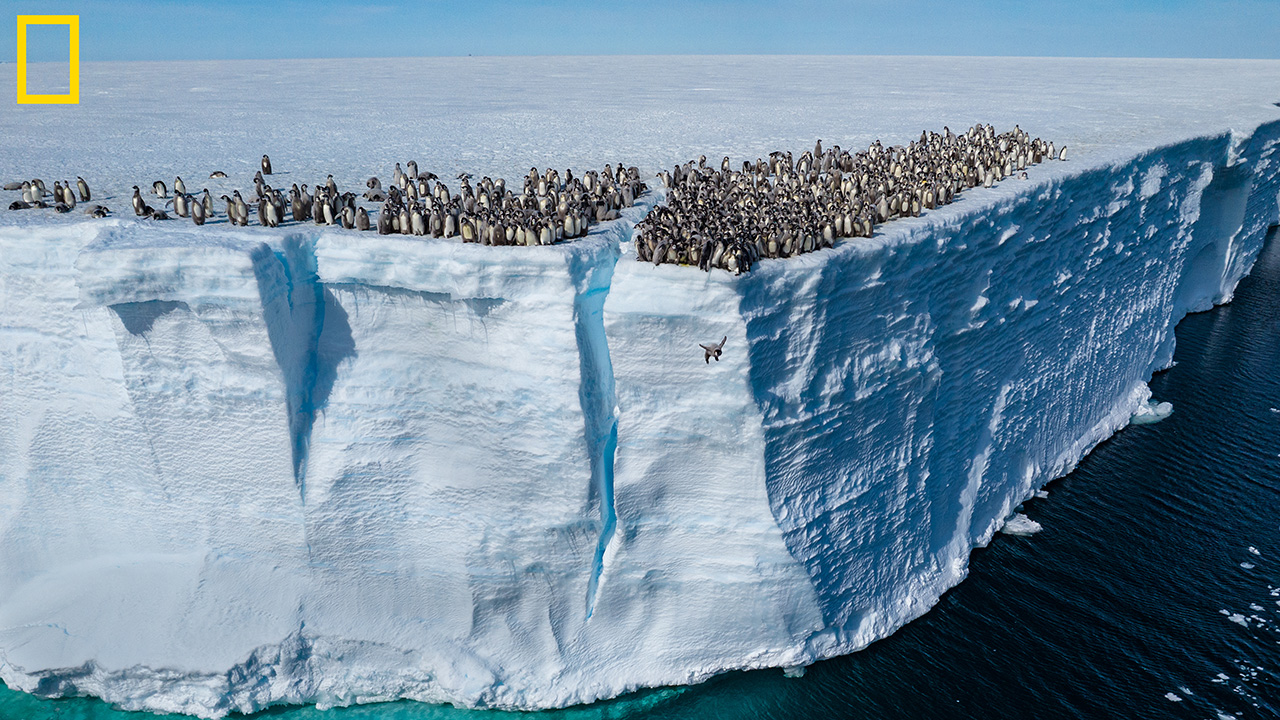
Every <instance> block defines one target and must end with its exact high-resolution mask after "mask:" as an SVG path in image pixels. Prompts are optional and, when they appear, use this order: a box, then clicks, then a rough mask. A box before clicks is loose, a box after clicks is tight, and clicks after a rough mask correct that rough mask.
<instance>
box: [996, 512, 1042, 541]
mask: <svg viewBox="0 0 1280 720" xmlns="http://www.w3.org/2000/svg"><path fill="white" fill-rule="evenodd" d="M1043 529H1044V528H1043V527H1041V525H1040V523H1038V522H1036V521H1035V520H1032V519H1031V518H1029V517H1027V516H1026V515H1023V514H1022V513H1018V514H1016V515H1014V516H1013V517H1011V518H1009V519H1008V521H1006V522H1005V524H1004V527H1003V528H1001V532H1003V533H1005V534H1006V535H1021V536H1023V537H1027V536H1030V535H1035V534H1036V533H1038V532H1040V531H1041V530H1043Z"/></svg>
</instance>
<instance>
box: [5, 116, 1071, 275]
mask: <svg viewBox="0 0 1280 720" xmlns="http://www.w3.org/2000/svg"><path fill="white" fill-rule="evenodd" d="M1066 152H1067V150H1066V148H1065V147H1063V148H1060V149H1059V148H1056V147H1055V146H1054V144H1053V143H1050V142H1045V141H1043V140H1041V139H1040V138H1031V137H1030V136H1029V135H1028V134H1027V133H1025V132H1023V131H1022V130H1021V129H1020V128H1019V127H1017V126H1016V125H1015V126H1014V128H1013V130H1010V131H1008V132H1004V133H1000V134H997V133H996V131H995V128H993V127H992V126H990V125H981V124H980V125H975V126H974V127H972V128H970V129H969V130H967V131H966V132H964V133H963V134H961V135H956V134H954V133H952V132H951V130H950V129H948V128H945V127H944V128H943V132H942V133H941V134H939V133H931V132H924V133H921V135H920V139H919V140H916V141H912V142H911V143H910V144H909V145H908V146H906V147H903V146H892V147H888V148H886V147H884V146H883V145H882V144H881V142H880V141H879V140H877V141H876V142H874V143H872V144H871V146H870V147H868V148H867V150H866V151H865V152H859V153H856V154H853V153H850V152H848V151H843V150H841V149H840V147H839V146H834V147H832V148H830V149H828V150H825V151H824V150H823V148H822V141H821V140H819V141H818V143H817V145H816V146H815V147H814V149H813V150H812V151H811V152H810V151H806V152H805V153H804V154H802V155H801V156H800V157H799V159H798V160H797V159H793V157H792V154H791V153H790V152H786V153H784V152H773V153H770V154H769V158H768V160H764V159H760V158H757V159H756V161H755V162H754V163H751V162H744V163H743V164H742V169H741V170H735V169H733V168H732V167H731V165H730V163H729V158H727V157H726V158H724V159H723V160H722V161H721V163H720V169H719V170H716V169H714V168H712V167H709V166H707V162H706V156H702V157H701V158H699V160H698V161H697V162H696V163H694V162H692V161H690V162H688V163H685V164H683V165H678V166H676V167H675V168H674V169H673V170H672V171H671V172H662V173H659V174H658V177H659V178H660V179H661V181H662V184H663V185H664V186H665V187H666V189H667V201H666V204H665V205H661V206H658V207H656V208H654V210H653V211H652V212H651V213H649V215H648V216H647V217H646V218H645V219H644V220H642V221H640V223H639V224H637V225H636V230H637V234H636V242H635V246H636V257H637V259H638V260H641V261H645V262H652V263H653V264H654V265H659V264H662V263H675V264H680V265H696V266H698V267H699V268H701V269H702V270H705V271H707V272H710V271H711V269H712V268H720V269H723V270H727V271H729V272H732V273H735V274H742V273H744V272H747V271H749V270H750V269H751V268H752V267H753V266H754V265H755V263H757V262H758V261H759V260H760V259H761V258H787V257H794V256H796V255H801V254H804V253H808V252H813V251H815V250H818V249H821V248H829V247H831V246H832V245H834V243H835V241H836V240H837V239H840V238H857V237H871V235H872V232H873V230H874V228H875V226H876V225H877V224H879V223H883V222H888V221H889V220H893V219H895V218H900V217H916V216H919V215H920V213H921V212H922V211H924V210H927V209H933V208H936V207H937V206H939V205H946V204H949V203H951V202H952V201H953V200H954V199H955V197H956V195H958V194H959V193H960V192H962V191H964V190H965V189H968V188H972V187H975V186H977V185H979V184H981V185H983V186H984V187H991V186H992V185H993V184H994V183H996V182H998V181H1000V180H1003V179H1005V178H1007V177H1009V176H1011V175H1013V174H1014V173H1018V175H1019V177H1021V178H1023V179H1026V177H1027V174H1026V168H1027V167H1028V166H1031V165H1035V164H1038V163H1040V162H1042V161H1043V160H1045V159H1051V158H1055V157H1056V158H1058V159H1060V160H1065V159H1066ZM269 175H272V168H271V159H270V158H269V157H268V156H266V155H263V156H262V162H261V170H259V171H258V172H256V173H255V175H254V179H253V183H254V189H253V195H252V196H251V197H250V198H249V199H248V200H246V199H245V198H244V197H243V196H242V195H241V194H240V191H239V190H235V191H233V192H232V194H231V195H222V196H221V198H220V199H221V200H222V201H223V203H224V204H225V213H226V216H227V219H228V221H229V222H230V223H231V224H232V225H239V226H248V225H249V224H250V219H251V218H253V217H256V219H257V222H258V224H259V225H262V226H264V227H279V226H280V225H282V224H287V223H288V222H289V221H290V220H292V221H293V222H296V223H301V222H306V221H308V220H310V221H312V222H314V223H315V224H317V225H333V226H341V227H343V228H346V229H348V230H359V231H368V230H376V231H377V232H378V233H379V234H382V235H390V234H401V235H415V236H426V235H431V236H432V237H437V238H453V237H457V238H459V239H460V240H461V241H462V242H464V243H479V244H482V245H551V244H554V243H557V242H560V241H563V240H571V239H574V238H578V237H582V236H583V235H586V233H587V229H588V227H589V226H590V225H592V224H595V223H599V222H605V221H608V220H614V219H617V218H618V217H619V211H621V210H622V209H624V208H627V207H631V206H632V205H633V204H635V202H636V199H637V198H638V197H639V196H640V195H641V194H643V193H644V192H645V191H646V190H647V189H648V188H647V186H646V185H645V183H644V182H642V181H641V179H640V171H639V169H638V168H636V167H634V166H633V167H626V168H624V167H623V165H622V164H621V163H619V164H618V165H617V167H616V168H615V167H614V166H613V165H605V166H604V170H603V171H590V172H587V173H585V174H583V175H582V176H581V177H575V176H574V174H573V171H572V170H566V171H565V173H564V175H563V176H561V175H560V173H559V171H557V170H547V171H545V172H539V171H538V169H537V168H530V170H529V173H528V175H526V176H525V177H524V179H523V183H522V186H521V188H520V190H519V191H518V192H517V191H515V190H513V189H511V188H508V187H507V184H506V181H505V180H504V179H502V178H498V179H497V180H491V179H490V178H488V177H485V178H482V179H481V180H480V181H479V182H478V183H476V184H475V186H474V187H473V186H472V184H471V176H470V175H469V174H466V173H463V174H461V175H459V176H458V180H459V181H460V184H459V188H458V191H457V192H456V193H454V192H453V191H452V190H451V189H450V188H449V186H448V185H446V184H445V183H444V182H442V181H440V179H439V178H438V177H437V176H436V175H435V174H434V173H430V172H419V170H418V165H417V163H416V162H414V161H409V162H408V163H407V164H406V166H405V169H401V167H400V163H396V165H395V170H394V175H393V179H392V182H391V184H390V185H389V186H388V187H387V188H385V189H384V188H383V186H382V182H381V181H380V180H379V179H378V178H377V177H371V178H369V180H368V181H367V182H366V183H365V186H366V188H367V190H366V191H365V192H364V193H362V194H361V195H359V196H357V195H356V194H355V193H353V192H342V191H341V190H340V189H339V188H338V186H337V183H335V182H334V179H333V176H332V175H330V176H328V178H327V179H326V180H325V181H324V182H323V183H317V184H316V187H315V190H314V191H310V190H308V188H307V185H305V184H303V185H302V186H301V187H299V186H298V185H297V184H296V183H294V184H293V185H292V187H290V188H289V190H288V191H287V192H285V191H282V190H280V189H277V188H274V187H272V186H271V185H270V184H269V183H268V182H267V180H266V176H269ZM209 177H210V178H215V179H216V178H226V177H227V175H226V173H224V172H221V171H216V172H214V173H212V174H210V176H209ZM4 189H5V190H10V191H13V190H21V191H22V199H21V200H18V201H14V202H13V203H12V204H10V206H9V209H10V210H23V209H29V208H48V207H53V209H54V210H55V211H57V212H59V213H67V212H70V211H71V210H73V209H75V207H76V206H77V203H88V202H89V201H90V199H91V197H92V195H91V193H90V190H89V185H88V184H87V183H86V182H85V180H84V178H80V177H78V178H76V188H75V190H72V186H71V183H70V182H69V181H65V182H55V183H54V187H53V191H52V196H53V204H52V206H51V205H50V204H49V203H48V202H46V201H45V197H46V196H47V195H49V194H50V192H49V190H48V189H47V188H46V187H45V184H44V182H43V181H41V180H38V179H37V180H30V181H23V182H13V183H8V184H6V185H5V186H4ZM77 192H78V193H79V200H78V201H77V197H76V194H77ZM151 194H152V195H154V196H155V197H156V198H160V199H162V200H164V201H165V202H164V204H163V205H162V206H161V207H160V208H156V207H152V206H151V205H149V204H148V203H147V201H146V199H144V197H143V195H142V189H141V188H140V187H139V186H137V185H134V186H133V197H132V199H131V204H132V206H133V211H134V214H135V215H137V216H138V217H142V218H149V219H152V220H168V219H169V218H170V215H169V213H168V212H166V210H167V209H171V210H172V212H173V213H174V215H176V216H178V217H182V218H190V219H191V221H192V222H193V223H194V224H196V225H204V224H205V222H207V221H208V220H209V219H211V218H214V217H215V216H216V215H217V206H216V205H215V203H214V199H213V196H212V195H211V194H210V192H209V190H208V188H205V189H203V190H202V191H201V193H199V194H193V193H190V192H188V189H187V186H186V184H185V183H184V182H183V180H182V178H181V177H176V178H175V179H174V182H173V189H172V197H171V196H170V189H169V187H168V186H166V185H165V183H164V181H162V180H156V181H154V182H153V183H152V184H151ZM360 201H364V202H368V203H379V204H380V206H379V209H378V210H376V211H375V212H376V216H375V217H370V213H369V211H368V210H366V209H365V208H364V207H361V206H359V205H358V202H360ZM109 213H110V210H108V209H107V208H106V207H104V206H102V205H92V206H89V207H87V208H86V210H85V214H87V215H92V216H93V217H99V218H101V217H106V216H107V215H108V214H109Z"/></svg>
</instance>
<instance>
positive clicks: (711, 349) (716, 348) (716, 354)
mask: <svg viewBox="0 0 1280 720" xmlns="http://www.w3.org/2000/svg"><path fill="white" fill-rule="evenodd" d="M728 340H729V336H728V335H725V336H724V337H723V338H721V340H720V343H719V344H718V345H702V344H699V345H698V347H700V348H702V349H703V350H705V351H706V355H705V356H704V357H703V360H705V361H706V363H707V364H708V365H710V364H711V358H715V359H716V362H720V353H722V352H724V344H725V342H727V341H728Z"/></svg>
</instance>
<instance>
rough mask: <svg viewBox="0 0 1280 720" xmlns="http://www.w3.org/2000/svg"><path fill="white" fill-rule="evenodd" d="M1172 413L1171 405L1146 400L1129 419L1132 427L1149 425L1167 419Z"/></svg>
mask: <svg viewBox="0 0 1280 720" xmlns="http://www.w3.org/2000/svg"><path fill="white" fill-rule="evenodd" d="M1172 413H1173V403H1168V402H1156V401H1155V400H1148V401H1146V402H1145V403H1143V404H1142V407H1140V408H1138V412H1136V413H1134V414H1133V417H1131V418H1129V422H1131V423H1133V424H1134V425H1151V424H1154V423H1158V422H1160V421H1161V420H1163V419H1165V418H1167V417H1169V415H1171V414H1172Z"/></svg>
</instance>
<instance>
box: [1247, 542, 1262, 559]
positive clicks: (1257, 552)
mask: <svg viewBox="0 0 1280 720" xmlns="http://www.w3.org/2000/svg"><path fill="white" fill-rule="evenodd" d="M1249 552H1251V553H1253V554H1254V555H1257V556H1258V557H1262V552H1261V551H1260V550H1258V548H1256V547H1254V546H1252V545H1250V546H1249Z"/></svg>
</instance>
